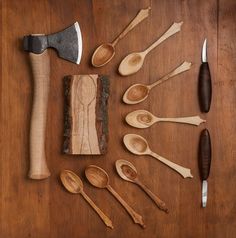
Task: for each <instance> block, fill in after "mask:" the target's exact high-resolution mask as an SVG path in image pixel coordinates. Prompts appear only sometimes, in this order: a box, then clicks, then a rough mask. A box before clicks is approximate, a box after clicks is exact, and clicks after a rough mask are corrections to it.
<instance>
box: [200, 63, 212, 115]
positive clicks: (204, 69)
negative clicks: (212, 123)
mask: <svg viewBox="0 0 236 238" xmlns="http://www.w3.org/2000/svg"><path fill="white" fill-rule="evenodd" d="M198 83H199V84H198V97H199V105H200V109H201V111H202V112H209V110H210V106H211V95H212V86H211V73H210V68H209V65H208V63H207V62H204V63H202V64H201V66H200V72H199V80H198Z"/></svg>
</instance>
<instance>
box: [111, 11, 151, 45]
mask: <svg viewBox="0 0 236 238" xmlns="http://www.w3.org/2000/svg"><path fill="white" fill-rule="evenodd" d="M150 9H151V7H148V8H146V9H141V10H140V11H139V13H138V14H137V16H136V17H135V18H134V19H133V20H132V21H131V22H130V23H129V25H128V26H127V27H126V28H125V29H124V31H123V32H122V33H121V34H120V35H119V36H118V37H117V38H116V39H115V40H114V41H113V42H112V45H113V47H114V46H115V45H116V44H117V42H118V41H119V40H120V39H122V38H123V37H124V36H125V35H126V34H127V33H128V32H130V31H131V30H132V29H133V28H134V27H135V26H137V25H138V24H139V23H140V22H141V21H143V20H144V19H145V18H146V17H148V15H149V11H150Z"/></svg>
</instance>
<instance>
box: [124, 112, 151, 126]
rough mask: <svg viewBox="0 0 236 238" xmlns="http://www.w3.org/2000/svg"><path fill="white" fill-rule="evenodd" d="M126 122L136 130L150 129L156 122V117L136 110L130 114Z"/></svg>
mask: <svg viewBox="0 0 236 238" xmlns="http://www.w3.org/2000/svg"><path fill="white" fill-rule="evenodd" d="M125 120H126V122H127V123H128V124H129V125H131V126H134V127H136V128H148V127H149V126H151V125H152V124H153V123H154V122H155V116H154V115H153V114H152V113H150V112H148V111H146V110H136V111H133V112H131V113H129V114H128V115H127V116H126V118H125Z"/></svg>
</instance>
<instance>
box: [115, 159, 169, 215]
mask: <svg viewBox="0 0 236 238" xmlns="http://www.w3.org/2000/svg"><path fill="white" fill-rule="evenodd" d="M116 171H117V173H118V174H119V175H120V177H121V178H123V179H124V180H126V181H129V182H131V183H135V184H137V185H138V186H140V187H141V188H142V189H143V190H144V191H145V192H146V193H147V195H148V196H149V197H150V198H151V199H152V200H153V201H154V202H155V203H156V205H157V206H158V208H159V209H161V210H162V211H164V212H166V213H168V208H167V207H166V204H165V203H164V202H163V201H162V200H161V199H160V198H159V197H157V196H156V195H155V194H154V193H153V192H151V190H149V189H148V188H147V187H146V186H145V185H144V184H143V183H142V182H141V181H140V180H139V179H138V172H137V170H136V168H135V167H134V165H133V164H132V163H130V162H129V161H127V160H122V159H120V160H117V161H116Z"/></svg>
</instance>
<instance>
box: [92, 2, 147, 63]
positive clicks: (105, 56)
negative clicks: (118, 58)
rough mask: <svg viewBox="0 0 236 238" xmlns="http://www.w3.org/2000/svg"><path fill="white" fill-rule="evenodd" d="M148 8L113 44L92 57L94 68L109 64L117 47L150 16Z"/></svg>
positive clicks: (106, 45) (109, 44)
mask: <svg viewBox="0 0 236 238" xmlns="http://www.w3.org/2000/svg"><path fill="white" fill-rule="evenodd" d="M150 9H151V8H150V7H148V8H146V9H141V10H140V11H139V13H138V15H137V16H136V17H135V18H134V19H133V20H132V21H131V22H130V24H129V25H128V26H127V27H126V28H125V29H124V31H123V32H122V33H121V34H120V35H119V36H118V37H117V38H116V39H115V40H114V41H113V42H112V43H104V44H102V45H100V46H99V47H98V48H97V49H96V50H95V52H94V53H93V56H92V65H93V66H94V67H101V66H103V65H105V64H107V63H108V62H109V61H110V60H111V59H112V58H113V57H114V55H115V45H116V44H117V43H118V42H119V40H121V39H122V38H123V37H124V36H125V35H126V34H127V33H128V32H130V31H131V30H132V29H133V28H134V27H135V26H137V25H138V24H139V23H140V22H141V21H142V20H144V19H145V18H146V17H148V15H149V10H150Z"/></svg>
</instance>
